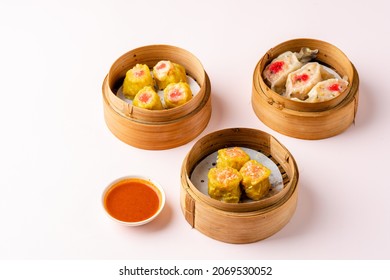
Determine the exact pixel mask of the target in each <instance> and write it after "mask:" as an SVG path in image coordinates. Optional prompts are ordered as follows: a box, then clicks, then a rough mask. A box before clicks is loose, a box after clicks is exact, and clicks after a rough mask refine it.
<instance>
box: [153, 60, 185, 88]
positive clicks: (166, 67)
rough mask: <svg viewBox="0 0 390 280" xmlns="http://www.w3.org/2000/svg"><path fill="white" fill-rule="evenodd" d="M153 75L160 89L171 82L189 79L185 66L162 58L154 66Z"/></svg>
mask: <svg viewBox="0 0 390 280" xmlns="http://www.w3.org/2000/svg"><path fill="white" fill-rule="evenodd" d="M153 77H154V79H155V81H156V83H157V87H158V89H159V90H164V89H165V88H166V87H167V86H168V85H169V84H171V83H178V82H186V81H187V75H186V70H185V69H184V67H183V66H181V65H180V64H177V63H173V62H171V61H169V60H161V61H159V62H158V63H157V64H156V65H155V66H154V67H153Z"/></svg>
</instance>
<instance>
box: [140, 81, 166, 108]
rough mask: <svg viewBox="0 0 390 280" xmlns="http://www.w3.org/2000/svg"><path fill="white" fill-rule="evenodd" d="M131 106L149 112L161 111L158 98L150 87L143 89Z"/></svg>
mask: <svg viewBox="0 0 390 280" xmlns="http://www.w3.org/2000/svg"><path fill="white" fill-rule="evenodd" d="M133 105H134V106H137V107H140V108H144V109H149V110H161V109H163V106H162V104H161V100H160V97H159V96H158V94H157V93H156V92H155V91H154V89H153V87H151V86H146V87H144V88H143V89H141V90H140V91H139V92H138V93H137V94H136V95H135V97H134V100H133Z"/></svg>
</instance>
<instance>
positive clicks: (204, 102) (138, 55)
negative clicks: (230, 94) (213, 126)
mask: <svg viewBox="0 0 390 280" xmlns="http://www.w3.org/2000/svg"><path fill="white" fill-rule="evenodd" d="M161 60H170V61H172V62H175V63H178V64H181V65H182V66H183V67H184V68H185V69H186V73H187V74H188V75H189V76H191V77H192V78H193V79H194V80H195V81H196V82H197V83H198V84H199V87H200V89H199V92H198V93H197V94H195V95H194V97H193V98H192V99H191V100H190V101H188V102H187V103H186V104H184V105H182V106H179V107H176V108H171V109H163V110H147V109H143V108H139V107H136V106H133V105H132V104H129V103H127V102H126V101H124V100H122V99H120V98H119V97H118V96H117V95H116V92H117V90H118V89H119V87H120V86H121V85H122V83H123V79H124V77H125V75H126V72H127V71H128V70H129V69H131V68H132V67H133V66H135V65H136V64H137V63H142V64H146V65H148V66H149V67H150V68H152V67H153V66H154V65H155V64H157V63H158V62H159V61H161ZM102 90H103V101H104V115H105V120H106V123H107V126H108V127H109V129H110V130H111V132H112V133H113V134H114V135H115V136H117V137H118V138H119V139H120V140H122V141H124V142H125V143H127V144H129V145H132V146H135V147H138V148H142V149H150V150H159V149H169V148H173V147H177V146H180V145H182V144H185V143H187V142H189V141H191V140H192V139H194V138H195V137H196V136H197V135H199V134H200V133H201V132H202V131H203V130H204V128H205V127H206V126H207V124H208V121H209V119H210V117H211V96H210V92H211V86H210V80H209V78H208V76H207V73H206V72H205V71H204V69H203V66H202V64H201V63H200V61H199V60H198V59H197V58H196V57H195V56H194V55H193V54H191V53H190V52H188V51H186V50H184V49H181V48H178V47H174V46H169V45H151V46H144V47H140V48H137V49H134V50H132V51H129V52H127V53H126V54H124V55H122V56H121V57H119V58H118V59H117V60H116V61H115V62H114V63H113V65H112V66H111V68H110V71H109V73H108V75H107V77H106V78H105V80H104V82H103V87H102Z"/></svg>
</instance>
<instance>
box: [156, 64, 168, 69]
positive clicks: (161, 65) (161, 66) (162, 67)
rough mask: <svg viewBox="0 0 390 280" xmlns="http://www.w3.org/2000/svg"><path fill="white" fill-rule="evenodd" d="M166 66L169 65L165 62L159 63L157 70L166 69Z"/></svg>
mask: <svg viewBox="0 0 390 280" xmlns="http://www.w3.org/2000/svg"><path fill="white" fill-rule="evenodd" d="M165 67H167V65H166V64H165V63H164V62H162V63H160V64H159V65H157V67H156V68H157V70H161V69H164V68H165Z"/></svg>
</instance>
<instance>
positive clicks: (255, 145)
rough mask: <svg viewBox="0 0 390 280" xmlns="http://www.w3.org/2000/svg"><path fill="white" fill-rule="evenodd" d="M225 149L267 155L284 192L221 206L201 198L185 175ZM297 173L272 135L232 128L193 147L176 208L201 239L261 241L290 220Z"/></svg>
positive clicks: (206, 197) (293, 162)
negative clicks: (279, 176) (282, 184)
mask: <svg viewBox="0 0 390 280" xmlns="http://www.w3.org/2000/svg"><path fill="white" fill-rule="evenodd" d="M226 146H243V147H248V148H252V149H256V150H259V151H261V152H262V153H264V154H265V155H268V157H269V158H270V159H272V160H273V161H274V162H275V163H276V164H277V165H278V167H279V169H280V171H281V173H282V175H283V183H284V189H283V191H281V192H280V193H279V194H277V195H275V196H274V197H271V198H269V199H265V200H264V201H258V202H253V203H252V202H251V203H223V202H220V201H217V200H214V199H211V198H210V197H208V196H207V195H205V194H203V193H201V192H200V191H199V190H198V189H197V188H196V186H194V185H193V184H192V183H191V181H190V179H189V178H190V174H191V172H192V170H193V169H194V168H195V166H196V164H197V163H198V162H199V161H201V160H202V159H203V158H204V157H206V156H207V155H209V154H210V153H213V152H215V151H217V150H218V149H220V148H223V147H226ZM298 177H299V173H298V168H297V165H296V162H295V160H294V158H293V157H292V155H291V154H290V153H289V152H288V150H287V149H286V148H285V147H284V146H283V145H282V144H281V143H280V142H278V141H277V140H276V139H275V138H274V137H272V136H271V135H269V134H267V133H265V132H262V131H259V130H255V129H249V128H231V129H224V130H220V131H216V132H214V133H211V134H209V135H206V136H205V137H203V138H202V139H200V140H199V141H198V142H196V143H195V145H194V146H193V148H192V149H191V151H190V152H189V153H188V154H187V156H186V158H185V159H184V162H183V165H182V170H181V183H182V187H181V208H182V211H183V214H184V217H185V219H186V221H187V222H188V223H189V224H190V225H191V226H192V227H194V228H196V229H197V230H199V231H200V232H202V233H203V234H205V235H207V236H209V237H211V238H214V239H216V240H220V241H223V242H228V243H250V242H255V241H258V240H262V239H264V238H267V237H269V236H271V235H272V234H274V233H276V232H277V231H279V230H280V229H282V228H283V227H284V226H285V225H286V224H287V223H288V222H289V220H290V219H291V217H292V216H293V214H294V212H295V209H296V204H297V199H298Z"/></svg>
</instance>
